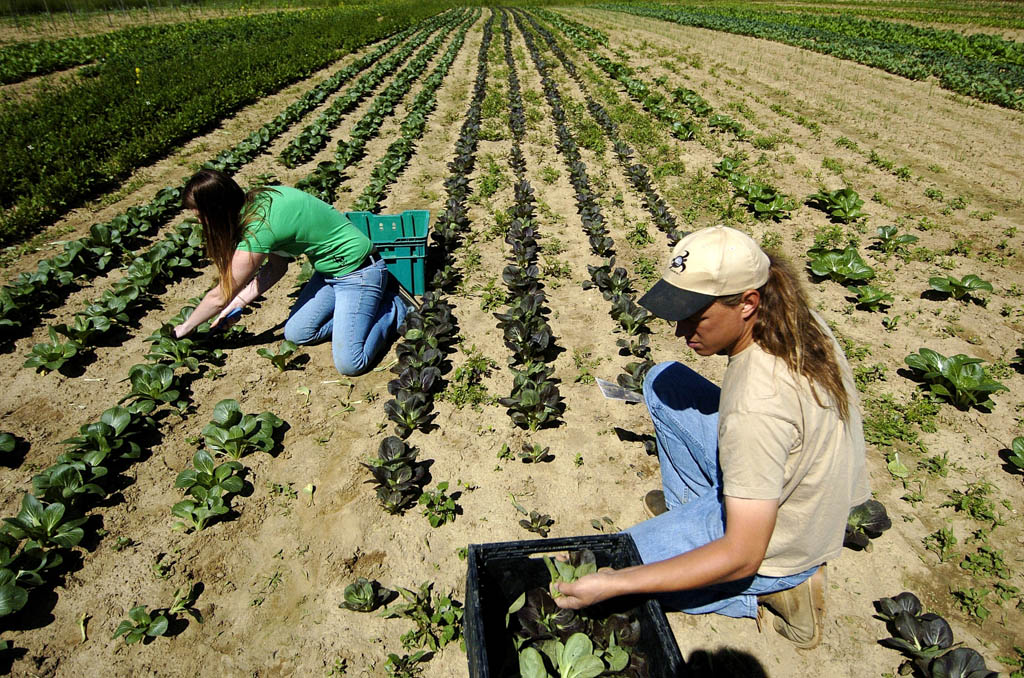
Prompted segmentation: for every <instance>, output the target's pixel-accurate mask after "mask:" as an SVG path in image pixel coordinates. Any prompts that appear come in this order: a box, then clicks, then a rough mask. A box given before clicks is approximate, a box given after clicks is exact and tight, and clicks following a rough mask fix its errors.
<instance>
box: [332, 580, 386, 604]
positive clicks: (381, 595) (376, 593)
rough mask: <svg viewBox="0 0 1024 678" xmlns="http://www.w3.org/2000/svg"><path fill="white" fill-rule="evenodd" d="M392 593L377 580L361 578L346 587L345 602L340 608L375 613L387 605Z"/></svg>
mask: <svg viewBox="0 0 1024 678" xmlns="http://www.w3.org/2000/svg"><path fill="white" fill-rule="evenodd" d="M392 593H393V592H392V591H391V590H389V589H386V588H384V587H382V586H381V585H380V584H379V583H377V581H375V580H369V579H367V578H366V577H359V578H358V579H356V580H355V582H353V583H351V584H349V585H348V586H346V587H345V601H344V602H342V603H341V604H340V605H339V606H338V607H342V608H344V609H346V610H352V611H353V612H373V611H374V610H376V609H377V608H378V607H380V606H381V605H384V604H385V603H387V602H388V599H389V598H390V597H391V594H392Z"/></svg>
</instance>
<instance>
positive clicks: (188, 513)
mask: <svg viewBox="0 0 1024 678" xmlns="http://www.w3.org/2000/svg"><path fill="white" fill-rule="evenodd" d="M229 510H230V509H229V508H228V506H227V504H225V503H224V498H223V497H221V496H211V495H206V496H205V497H203V498H202V499H199V498H194V499H184V500H182V501H179V502H178V503H177V504H175V505H174V506H172V507H171V513H172V514H173V515H174V516H176V517H178V518H183V519H184V521H181V520H179V521H178V522H176V523H174V529H175V530H186V531H188V530H195V531H196V532H199V531H202V530H204V529H206V526H207V525H208V524H209V522H210V521H211V520H213V519H215V518H218V517H219V516H223V515H225V514H226V513H227V512H228V511H229Z"/></svg>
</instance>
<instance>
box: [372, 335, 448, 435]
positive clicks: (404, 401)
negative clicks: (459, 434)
mask: <svg viewBox="0 0 1024 678" xmlns="http://www.w3.org/2000/svg"><path fill="white" fill-rule="evenodd" d="M407 345H408V344H400V346H407ZM429 350H431V351H437V349H429ZM422 369H427V368H422ZM433 407H434V402H433V398H432V397H431V396H430V394H428V393H409V392H403V391H399V392H398V393H396V394H395V398H394V399H393V400H389V401H387V402H386V403H384V411H385V412H387V415H388V419H390V420H391V421H393V422H395V433H397V434H398V435H399V436H401V437H402V438H408V437H409V434H411V433H412V432H413V431H415V430H417V429H420V430H422V429H424V428H426V427H428V426H429V425H430V423H431V422H432V421H433V420H434V418H435V417H436V416H437V413H436V412H433V411H432V410H433Z"/></svg>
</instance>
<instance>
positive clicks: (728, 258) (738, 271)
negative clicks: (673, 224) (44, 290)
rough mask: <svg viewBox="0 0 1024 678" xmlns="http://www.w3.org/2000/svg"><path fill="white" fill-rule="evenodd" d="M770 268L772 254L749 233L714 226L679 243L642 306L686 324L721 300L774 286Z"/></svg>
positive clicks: (641, 303)
mask: <svg viewBox="0 0 1024 678" xmlns="http://www.w3.org/2000/svg"><path fill="white" fill-rule="evenodd" d="M768 267H769V261H768V255H767V254H765V253H764V252H763V251H762V250H761V248H760V247H758V245H757V243H756V242H754V240H753V239H752V238H751V237H750V236H749V235H747V234H746V233H742V232H741V231H737V230H736V229H735V228H729V227H728V226H711V227H710V228H704V229H701V230H699V231H694V232H693V233H690V234H689V235H687V236H686V237H685V238H683V239H682V240H680V241H679V242H678V243H677V244H676V246H675V248H673V250H672V258H671V259H670V260H669V264H668V270H667V271H666V272H665V275H664V276H662V278H661V280H659V281H658V282H656V283H655V284H654V287H652V288H651V289H650V290H649V291H648V292H647V294H645V295H644V296H643V297H641V298H640V302H639V303H640V305H641V306H643V307H644V308H646V309H647V310H648V311H650V312H651V313H653V314H654V315H656V316H658V317H659V318H664V319H665V320H671V321H673V322H675V321H677V320H683V319H685V318H689V317H690V316H691V315H693V314H694V313H697V312H698V311H701V310H702V309H704V308H705V307H707V306H709V305H710V304H711V302H713V301H714V300H715V298H716V297H724V296H728V295H730V294H738V293H740V292H745V291H746V290H756V289H758V288H760V287H761V286H762V285H764V284H765V283H766V282H768Z"/></svg>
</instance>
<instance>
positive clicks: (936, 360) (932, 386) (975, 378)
mask: <svg viewBox="0 0 1024 678" xmlns="http://www.w3.org/2000/svg"><path fill="white" fill-rule="evenodd" d="M904 362H906V364H907V365H908V366H910V368H911V369H912V370H914V372H915V375H916V376H917V378H919V379H920V380H921V381H923V382H924V383H925V385H926V387H927V388H928V390H929V391H930V392H931V393H933V394H934V395H936V396H939V397H940V398H943V399H945V400H948V401H949V402H950V403H952V404H953V405H955V406H956V407H957V408H958V409H961V410H969V409H970V408H972V407H977V408H978V409H981V410H985V411H991V410H992V408H993V407H995V403H994V402H992V399H991V398H990V397H989V396H990V395H991V394H992V393H996V392H998V391H1006V390H1008V389H1007V387H1006V386H1004V385H1003V384H1001V383H1000V382H998V381H996V380H994V379H992V378H991V377H989V375H988V373H987V372H986V371H985V368H984V367H982V366H981V363H983V362H985V361H984V360H982V359H981V358H970V357H968V356H966V355H964V354H962V353H958V354H956V355H953V356H949V357H948V358H947V357H946V356H944V355H942V354H941V353H938V352H937V351H933V350H932V349H930V348H922V349H919V350H918V352H917V353H916V354H915V353H911V354H910V355H908V356H907V357H906V358H904Z"/></svg>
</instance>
